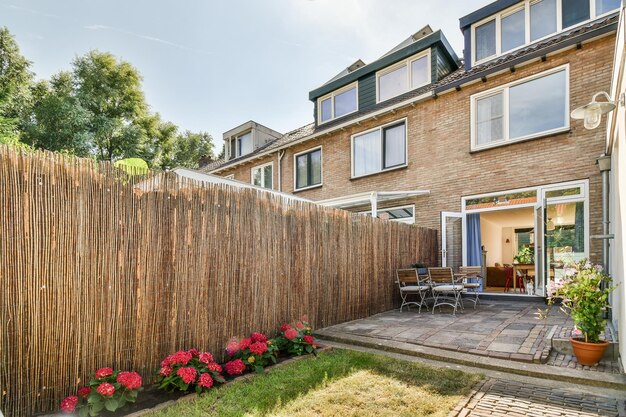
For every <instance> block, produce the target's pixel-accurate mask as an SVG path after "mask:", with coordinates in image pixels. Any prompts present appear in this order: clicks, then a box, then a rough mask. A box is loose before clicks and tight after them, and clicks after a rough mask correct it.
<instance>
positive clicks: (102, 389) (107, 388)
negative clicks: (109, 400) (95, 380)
mask: <svg viewBox="0 0 626 417" xmlns="http://www.w3.org/2000/svg"><path fill="white" fill-rule="evenodd" d="M97 391H98V393H99V394H101V395H103V396H105V397H110V396H111V395H113V394H115V387H114V386H113V384H109V383H108V382H103V383H102V384H100V385H98V389H97Z"/></svg>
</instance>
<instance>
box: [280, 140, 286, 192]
mask: <svg viewBox="0 0 626 417" xmlns="http://www.w3.org/2000/svg"><path fill="white" fill-rule="evenodd" d="M283 156H285V150H284V149H283V150H281V151H279V152H278V191H282V190H283V189H282V181H281V177H282V175H281V173H280V165H281V163H280V161H282V160H283Z"/></svg>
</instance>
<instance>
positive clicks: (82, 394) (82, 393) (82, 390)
mask: <svg viewBox="0 0 626 417" xmlns="http://www.w3.org/2000/svg"><path fill="white" fill-rule="evenodd" d="M89 394H91V388H89V387H82V388H79V390H78V396H79V397H82V398H87V396H89Z"/></svg>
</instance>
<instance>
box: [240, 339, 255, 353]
mask: <svg viewBox="0 0 626 417" xmlns="http://www.w3.org/2000/svg"><path fill="white" fill-rule="evenodd" d="M251 343H252V339H250V338H249V337H244V338H243V339H241V342H239V350H246V349H248V347H250V344H251Z"/></svg>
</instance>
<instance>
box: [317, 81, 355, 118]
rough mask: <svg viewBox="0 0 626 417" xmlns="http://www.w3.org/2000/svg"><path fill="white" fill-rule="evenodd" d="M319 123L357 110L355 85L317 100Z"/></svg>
mask: <svg viewBox="0 0 626 417" xmlns="http://www.w3.org/2000/svg"><path fill="white" fill-rule="evenodd" d="M317 102H318V109H317V111H318V115H319V120H320V123H325V122H328V121H330V120H333V119H336V118H337V117H342V116H345V115H348V114H350V113H354V112H355V111H357V110H358V104H357V83H352V84H350V85H348V86H346V87H343V88H340V89H339V90H336V91H333V92H332V93H330V94H328V95H326V96H324V97H321V98H320V99H318V101H317Z"/></svg>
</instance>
